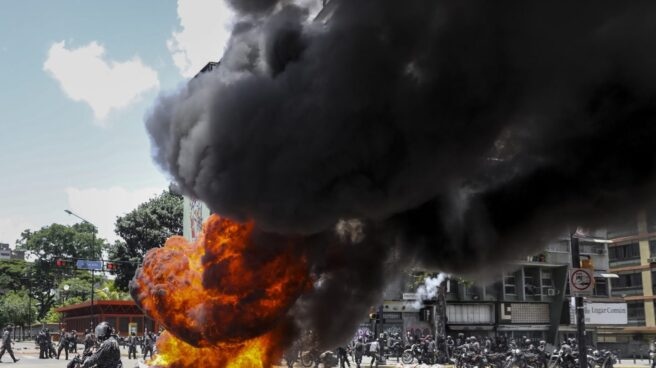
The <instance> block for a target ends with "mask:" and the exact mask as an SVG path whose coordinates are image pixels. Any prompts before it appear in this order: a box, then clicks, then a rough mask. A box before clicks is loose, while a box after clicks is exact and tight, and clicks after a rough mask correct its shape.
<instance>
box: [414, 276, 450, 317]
mask: <svg viewBox="0 0 656 368" xmlns="http://www.w3.org/2000/svg"><path fill="white" fill-rule="evenodd" d="M448 277H449V275H447V274H445V273H443V272H440V273H439V274H438V275H437V277H426V279H425V280H424V284H423V285H419V287H418V288H417V291H416V294H417V299H416V300H415V302H414V303H413V307H415V308H421V306H422V304H423V301H424V300H429V299H432V298H434V297H435V296H436V295H437V293H438V292H439V291H440V286H441V285H442V283H443V282H444V281H445V280H446V279H447V278H448Z"/></svg>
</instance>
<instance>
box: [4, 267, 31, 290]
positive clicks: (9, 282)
mask: <svg viewBox="0 0 656 368" xmlns="http://www.w3.org/2000/svg"><path fill="white" fill-rule="evenodd" d="M27 267H28V266H27V262H25V261H24V260H22V259H6V260H1V261H0V294H3V293H7V292H9V291H18V290H21V289H23V286H24V285H25V271H26V269H27Z"/></svg>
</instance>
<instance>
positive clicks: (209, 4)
mask: <svg viewBox="0 0 656 368" xmlns="http://www.w3.org/2000/svg"><path fill="white" fill-rule="evenodd" d="M178 18H179V19H180V27H181V28H182V30H181V31H180V32H173V34H172V36H171V38H170V39H169V40H168V41H167V46H168V48H169V51H170V52H171V56H172V57H173V62H174V63H175V65H176V66H177V67H178V69H179V70H180V74H182V75H183V76H184V77H193V76H194V75H196V73H198V72H199V71H200V70H201V69H202V68H203V67H204V66H205V64H207V63H208V62H210V61H218V60H219V59H220V58H221V55H223V51H224V49H225V46H226V43H227V42H228V39H229V38H230V32H231V26H232V19H233V18H234V12H233V10H232V9H230V8H229V7H228V5H226V4H225V1H222V0H178Z"/></svg>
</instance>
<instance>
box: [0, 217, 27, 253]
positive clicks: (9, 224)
mask: <svg viewBox="0 0 656 368" xmlns="http://www.w3.org/2000/svg"><path fill="white" fill-rule="evenodd" d="M34 228H35V226H34V224H33V223H32V222H31V221H29V220H27V219H25V218H22V217H16V216H12V217H0V243H7V244H9V245H11V246H12V247H13V246H14V244H15V243H16V240H18V239H19V238H20V234H21V233H22V232H23V230H25V229H34Z"/></svg>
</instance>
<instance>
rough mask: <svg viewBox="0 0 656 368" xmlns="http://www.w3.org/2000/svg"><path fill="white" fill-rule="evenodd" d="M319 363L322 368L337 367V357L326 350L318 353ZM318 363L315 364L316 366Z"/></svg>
mask: <svg viewBox="0 0 656 368" xmlns="http://www.w3.org/2000/svg"><path fill="white" fill-rule="evenodd" d="M319 364H323V367H324V368H331V367H337V364H339V359H338V358H337V354H335V353H333V352H332V351H330V350H327V351H324V352H323V353H321V355H319ZM319 364H317V367H318V366H319Z"/></svg>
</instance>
